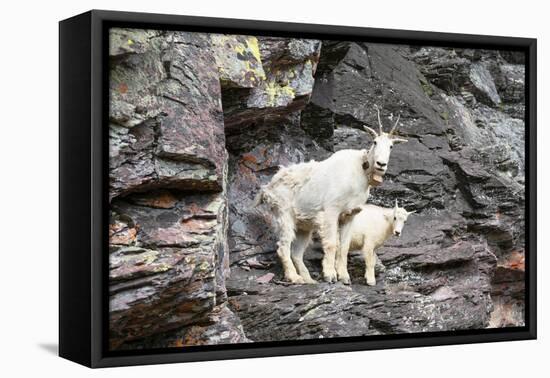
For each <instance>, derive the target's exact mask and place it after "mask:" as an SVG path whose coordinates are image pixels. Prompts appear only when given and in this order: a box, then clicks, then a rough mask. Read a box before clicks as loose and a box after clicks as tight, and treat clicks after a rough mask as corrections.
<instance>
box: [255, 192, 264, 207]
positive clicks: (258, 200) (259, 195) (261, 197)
mask: <svg viewBox="0 0 550 378" xmlns="http://www.w3.org/2000/svg"><path fill="white" fill-rule="evenodd" d="M264 201H265V199H264V188H263V187H262V188H260V190H258V193H256V196H255V197H254V201H253V202H252V207H258V206H260V205H261V204H263V203H264Z"/></svg>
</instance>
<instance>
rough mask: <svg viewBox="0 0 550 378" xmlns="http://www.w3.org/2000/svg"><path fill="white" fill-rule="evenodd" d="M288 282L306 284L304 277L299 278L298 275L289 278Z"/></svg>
mask: <svg viewBox="0 0 550 378" xmlns="http://www.w3.org/2000/svg"><path fill="white" fill-rule="evenodd" d="M287 280H288V282H290V283H293V284H298V285H300V284H304V283H305V281H304V279H303V278H302V277H300V276H298V275H296V276H291V277H288V278H287Z"/></svg>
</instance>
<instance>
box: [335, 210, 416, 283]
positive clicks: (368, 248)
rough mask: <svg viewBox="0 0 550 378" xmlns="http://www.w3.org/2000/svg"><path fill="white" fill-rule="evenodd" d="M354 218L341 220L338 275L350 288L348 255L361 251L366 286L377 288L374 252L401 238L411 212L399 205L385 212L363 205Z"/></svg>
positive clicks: (337, 259)
mask: <svg viewBox="0 0 550 378" xmlns="http://www.w3.org/2000/svg"><path fill="white" fill-rule="evenodd" d="M359 210H360V211H358V212H357V211H356V210H355V209H354V210H353V212H356V214H355V215H350V216H349V217H346V214H343V215H342V216H341V217H340V220H341V227H340V249H339V250H338V252H337V254H336V272H337V274H338V280H339V281H342V282H343V283H345V284H350V283H351V281H350V278H349V273H348V269H347V262H348V252H349V250H350V249H352V250H355V249H360V250H361V251H362V252H363V257H364V258H365V280H366V281H367V285H376V279H375V277H374V265H375V263H376V255H375V253H374V250H375V249H376V248H378V247H380V246H381V245H382V244H384V242H385V241H386V240H388V239H389V238H390V237H391V236H392V235H394V236H399V235H401V231H402V230H403V226H404V225H405V222H406V221H407V218H408V216H409V215H411V214H412V213H414V211H411V212H408V211H407V210H405V209H404V208H402V207H399V206H398V205H397V200H395V207H393V208H385V207H380V206H375V205H362V206H360V207H359Z"/></svg>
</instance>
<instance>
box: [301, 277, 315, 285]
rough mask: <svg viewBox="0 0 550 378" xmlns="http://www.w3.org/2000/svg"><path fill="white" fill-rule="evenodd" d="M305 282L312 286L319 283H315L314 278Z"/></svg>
mask: <svg viewBox="0 0 550 378" xmlns="http://www.w3.org/2000/svg"><path fill="white" fill-rule="evenodd" d="M304 282H305V283H306V284H310V285H313V284H316V283H317V281H315V280H314V279H313V278H309V279H304Z"/></svg>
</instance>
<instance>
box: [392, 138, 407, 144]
mask: <svg viewBox="0 0 550 378" xmlns="http://www.w3.org/2000/svg"><path fill="white" fill-rule="evenodd" d="M392 142H393V143H394V144H397V143H407V142H408V140H407V139H403V138H392Z"/></svg>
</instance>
